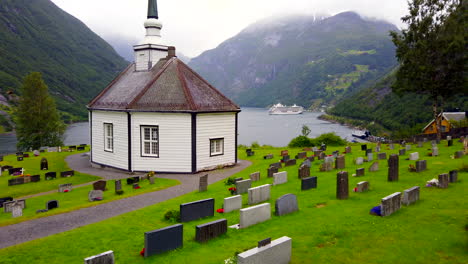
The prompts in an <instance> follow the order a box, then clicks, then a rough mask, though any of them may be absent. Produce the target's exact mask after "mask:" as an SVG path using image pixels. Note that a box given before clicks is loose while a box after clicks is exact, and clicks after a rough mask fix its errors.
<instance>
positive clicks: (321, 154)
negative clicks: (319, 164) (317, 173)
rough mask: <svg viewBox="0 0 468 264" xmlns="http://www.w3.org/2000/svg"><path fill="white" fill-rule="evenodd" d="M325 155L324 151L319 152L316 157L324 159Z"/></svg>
mask: <svg viewBox="0 0 468 264" xmlns="http://www.w3.org/2000/svg"><path fill="white" fill-rule="evenodd" d="M326 156H327V155H326V154H325V152H320V154H319V156H318V157H319V160H323V159H325V157H326Z"/></svg>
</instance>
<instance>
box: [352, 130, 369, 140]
mask: <svg viewBox="0 0 468 264" xmlns="http://www.w3.org/2000/svg"><path fill="white" fill-rule="evenodd" d="M351 135H352V136H353V137H357V138H360V139H366V138H367V137H369V136H370V133H369V131H360V130H354V131H353V133H352V134H351Z"/></svg>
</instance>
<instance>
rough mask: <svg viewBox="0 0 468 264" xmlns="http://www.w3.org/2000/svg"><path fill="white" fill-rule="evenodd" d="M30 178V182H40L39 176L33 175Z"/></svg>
mask: <svg viewBox="0 0 468 264" xmlns="http://www.w3.org/2000/svg"><path fill="white" fill-rule="evenodd" d="M30 178H31V182H39V181H41V176H40V175H33V176H31V177H30Z"/></svg>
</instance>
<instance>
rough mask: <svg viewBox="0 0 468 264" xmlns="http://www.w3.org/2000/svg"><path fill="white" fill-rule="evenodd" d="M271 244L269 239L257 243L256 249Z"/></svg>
mask: <svg viewBox="0 0 468 264" xmlns="http://www.w3.org/2000/svg"><path fill="white" fill-rule="evenodd" d="M270 244H271V237H269V238H265V239H263V240H260V241H258V243H257V247H259V248H261V247H264V246H267V245H270Z"/></svg>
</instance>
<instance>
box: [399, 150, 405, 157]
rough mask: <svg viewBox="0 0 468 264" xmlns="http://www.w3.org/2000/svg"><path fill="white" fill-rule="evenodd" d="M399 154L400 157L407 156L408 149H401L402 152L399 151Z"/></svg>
mask: <svg viewBox="0 0 468 264" xmlns="http://www.w3.org/2000/svg"><path fill="white" fill-rule="evenodd" d="M398 154H399V155H400V156H403V155H405V154H406V149H400V150H399V151H398Z"/></svg>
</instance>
